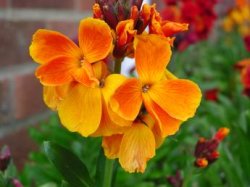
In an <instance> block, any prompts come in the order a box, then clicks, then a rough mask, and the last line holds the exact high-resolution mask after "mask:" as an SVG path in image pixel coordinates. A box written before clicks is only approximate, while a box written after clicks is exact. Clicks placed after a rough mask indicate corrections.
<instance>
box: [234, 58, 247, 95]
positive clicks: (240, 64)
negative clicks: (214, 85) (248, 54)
mask: <svg viewBox="0 0 250 187" xmlns="http://www.w3.org/2000/svg"><path fill="white" fill-rule="evenodd" d="M235 67H236V68H237V69H238V70H240V75H241V82H242V84H243V87H244V90H243V93H244V94H245V95H247V96H248V97H250V59H249V58H247V59H244V60H241V61H239V62H238V63H237V64H236V65H235Z"/></svg>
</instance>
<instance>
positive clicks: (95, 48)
mask: <svg viewBox="0 0 250 187" xmlns="http://www.w3.org/2000/svg"><path fill="white" fill-rule="evenodd" d="M112 40H113V38H112V35H111V29H110V28H109V26H108V24H107V23H105V22H104V21H102V20H99V19H94V18H86V19H83V20H82V21H81V23H80V27H79V45H80V48H81V50H82V52H83V55H84V58H85V59H86V60H87V61H88V62H90V63H93V62H97V61H99V60H102V59H104V58H105V57H107V56H108V54H109V53H110V52H111V49H112Z"/></svg>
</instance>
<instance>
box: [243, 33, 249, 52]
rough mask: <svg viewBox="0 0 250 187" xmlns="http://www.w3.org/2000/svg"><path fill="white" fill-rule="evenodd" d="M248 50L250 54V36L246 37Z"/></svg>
mask: <svg viewBox="0 0 250 187" xmlns="http://www.w3.org/2000/svg"><path fill="white" fill-rule="evenodd" d="M244 43H245V46H246V50H247V51H249V52H250V34H249V35H247V36H245V37H244Z"/></svg>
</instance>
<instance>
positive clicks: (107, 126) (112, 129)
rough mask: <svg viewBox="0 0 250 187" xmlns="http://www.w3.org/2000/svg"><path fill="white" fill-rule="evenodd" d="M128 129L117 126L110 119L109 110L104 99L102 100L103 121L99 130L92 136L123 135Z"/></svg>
mask: <svg viewBox="0 0 250 187" xmlns="http://www.w3.org/2000/svg"><path fill="white" fill-rule="evenodd" d="M126 129H127V128H126V127H122V126H121V125H117V124H115V123H114V122H113V121H112V120H111V119H110V117H109V113H108V108H107V106H106V103H105V101H104V99H103V100H102V119H101V122H100V125H99V127H98V129H97V130H96V131H95V132H94V133H93V134H91V136H94V137H95V136H111V135H113V134H122V133H124V132H125V130H126Z"/></svg>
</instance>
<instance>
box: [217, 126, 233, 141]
mask: <svg viewBox="0 0 250 187" xmlns="http://www.w3.org/2000/svg"><path fill="white" fill-rule="evenodd" d="M229 132H230V129H229V128H225V127H223V128H220V129H219V130H218V131H217V133H216V134H215V136H214V138H215V139H216V140H218V141H222V140H223V139H224V138H225V137H226V136H227V135H228V133H229Z"/></svg>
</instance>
